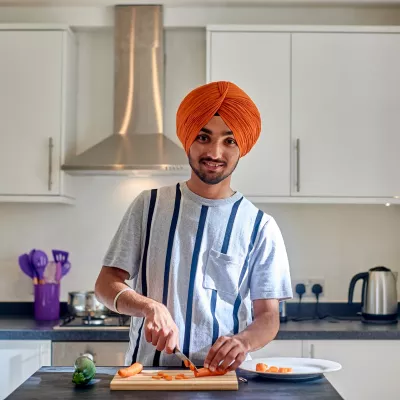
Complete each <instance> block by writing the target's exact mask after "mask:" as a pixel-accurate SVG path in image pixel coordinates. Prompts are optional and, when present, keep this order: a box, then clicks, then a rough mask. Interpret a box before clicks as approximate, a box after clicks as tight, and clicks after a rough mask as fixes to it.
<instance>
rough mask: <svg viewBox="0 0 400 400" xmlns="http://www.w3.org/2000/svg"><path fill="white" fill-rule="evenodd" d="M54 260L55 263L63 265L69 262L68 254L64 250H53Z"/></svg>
mask: <svg viewBox="0 0 400 400" xmlns="http://www.w3.org/2000/svg"><path fill="white" fill-rule="evenodd" d="M52 252H53V258H54V261H55V262H59V263H61V265H63V264H64V263H65V262H66V261H68V252H67V251H62V250H52Z"/></svg>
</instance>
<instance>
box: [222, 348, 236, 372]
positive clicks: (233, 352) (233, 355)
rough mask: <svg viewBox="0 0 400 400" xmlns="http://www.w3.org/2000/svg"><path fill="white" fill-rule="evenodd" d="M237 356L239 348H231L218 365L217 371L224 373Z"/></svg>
mask: <svg viewBox="0 0 400 400" xmlns="http://www.w3.org/2000/svg"><path fill="white" fill-rule="evenodd" d="M239 354H240V348H239V347H238V346H236V347H233V348H232V349H231V351H230V352H229V353H228V354H227V355H226V356H225V357H224V360H223V361H222V363H221V364H220V365H219V367H218V370H220V371H225V370H226V369H227V368H228V367H229V366H230V365H231V364H232V363H233V362H234V361H236V358H237V357H238V355H239Z"/></svg>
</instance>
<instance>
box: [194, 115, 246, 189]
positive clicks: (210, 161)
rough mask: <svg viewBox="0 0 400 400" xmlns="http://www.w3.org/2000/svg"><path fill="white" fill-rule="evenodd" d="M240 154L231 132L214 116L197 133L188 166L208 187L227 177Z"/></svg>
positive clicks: (220, 119)
mask: <svg viewBox="0 0 400 400" xmlns="http://www.w3.org/2000/svg"><path fill="white" fill-rule="evenodd" d="M239 157H240V152H239V147H238V145H237V143H236V141H235V138H234V136H233V133H232V131H231V130H230V129H229V128H228V126H227V125H226V124H225V122H224V121H223V120H222V118H221V117H219V116H214V117H212V118H211V120H210V121H209V122H208V124H207V125H206V126H204V127H203V128H202V129H201V131H200V132H199V134H198V136H197V137H196V140H195V141H194V142H193V144H192V146H191V147H190V150H189V164H190V166H191V167H192V170H193V171H194V173H195V174H196V175H197V176H198V177H199V178H200V179H201V180H202V181H203V182H204V183H207V184H208V185H215V184H217V183H220V182H222V181H223V180H224V179H226V178H227V177H229V176H230V175H231V174H232V172H233V171H234V170H235V168H236V166H237V164H238V162H239Z"/></svg>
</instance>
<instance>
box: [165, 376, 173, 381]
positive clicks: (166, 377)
mask: <svg viewBox="0 0 400 400" xmlns="http://www.w3.org/2000/svg"><path fill="white" fill-rule="evenodd" d="M164 379H165V380H167V381H172V376H171V375H165V376H164Z"/></svg>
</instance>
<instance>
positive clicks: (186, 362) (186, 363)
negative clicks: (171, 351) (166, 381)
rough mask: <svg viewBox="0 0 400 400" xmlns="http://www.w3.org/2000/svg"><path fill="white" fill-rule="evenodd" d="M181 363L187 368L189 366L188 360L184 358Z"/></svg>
mask: <svg viewBox="0 0 400 400" xmlns="http://www.w3.org/2000/svg"><path fill="white" fill-rule="evenodd" d="M183 364H184V365H185V367H186V368H189V367H190V362H189V361H188V360H185V361H184V362H183Z"/></svg>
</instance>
